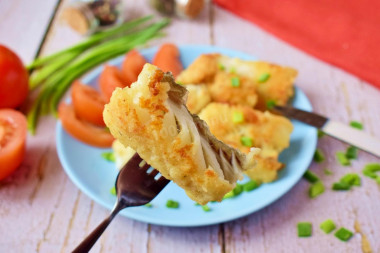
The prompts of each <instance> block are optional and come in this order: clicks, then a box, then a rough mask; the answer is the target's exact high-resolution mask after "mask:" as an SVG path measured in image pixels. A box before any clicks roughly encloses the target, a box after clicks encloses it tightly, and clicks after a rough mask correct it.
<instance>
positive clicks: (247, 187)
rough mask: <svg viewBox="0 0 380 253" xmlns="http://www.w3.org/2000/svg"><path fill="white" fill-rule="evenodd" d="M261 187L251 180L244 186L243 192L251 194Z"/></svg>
mask: <svg viewBox="0 0 380 253" xmlns="http://www.w3.org/2000/svg"><path fill="white" fill-rule="evenodd" d="M259 186H260V184H258V183H257V182H256V181H254V180H250V181H248V182H247V183H245V184H243V190H244V191H245V192H250V191H253V190H254V189H256V188H257V187H259Z"/></svg>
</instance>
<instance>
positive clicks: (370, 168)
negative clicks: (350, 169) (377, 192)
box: [363, 163, 380, 179]
mask: <svg viewBox="0 0 380 253" xmlns="http://www.w3.org/2000/svg"><path fill="white" fill-rule="evenodd" d="M379 171H380V163H369V164H367V165H366V166H364V169H363V174H364V175H365V176H367V177H370V178H373V179H376V178H378V177H379V176H378V175H376V172H379Z"/></svg>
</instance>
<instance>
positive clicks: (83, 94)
mask: <svg viewBox="0 0 380 253" xmlns="http://www.w3.org/2000/svg"><path fill="white" fill-rule="evenodd" d="M71 98H72V100H73V105H74V110H75V114H76V115H77V116H78V118H80V119H83V120H85V121H88V122H89V123H92V124H94V125H97V126H102V127H104V126H105V125H106V124H104V121H103V109H104V105H105V104H106V100H105V99H104V98H103V97H102V96H101V95H100V93H99V92H98V91H97V90H95V89H94V88H92V87H91V86H88V85H84V84H83V83H81V82H80V81H75V82H74V83H73V86H72V89H71Z"/></svg>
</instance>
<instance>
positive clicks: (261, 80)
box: [257, 73, 270, 83]
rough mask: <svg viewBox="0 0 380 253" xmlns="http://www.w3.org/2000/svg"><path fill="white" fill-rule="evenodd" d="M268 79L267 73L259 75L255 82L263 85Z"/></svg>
mask: <svg viewBox="0 0 380 253" xmlns="http://www.w3.org/2000/svg"><path fill="white" fill-rule="evenodd" d="M269 77H270V74H269V73H264V74H261V75H260V76H259V78H258V79H257V81H258V82H259V83H264V82H266V81H268V79H269Z"/></svg>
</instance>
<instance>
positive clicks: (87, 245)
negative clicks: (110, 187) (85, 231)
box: [73, 200, 127, 253]
mask: <svg viewBox="0 0 380 253" xmlns="http://www.w3.org/2000/svg"><path fill="white" fill-rule="evenodd" d="M126 207H127V204H126V203H125V201H123V200H121V201H118V202H117V204H116V206H115V207H114V208H113V210H112V212H111V213H110V215H109V216H108V218H106V219H105V220H104V221H103V222H102V223H100V224H99V225H98V226H97V227H96V228H95V229H94V230H93V231H92V232H91V234H89V235H88V236H87V237H86V238H85V239H84V240H83V242H81V244H79V245H78V246H77V247H76V248H75V249H74V250H73V253H87V252H89V251H90V249H91V248H92V246H94V244H95V243H96V241H97V240H98V239H99V237H100V236H101V235H102V234H103V232H104V230H106V228H107V227H108V225H109V224H110V223H111V221H112V220H113V218H115V216H116V215H117V214H118V213H119V212H120V211H121V210H122V209H124V208H126Z"/></svg>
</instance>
